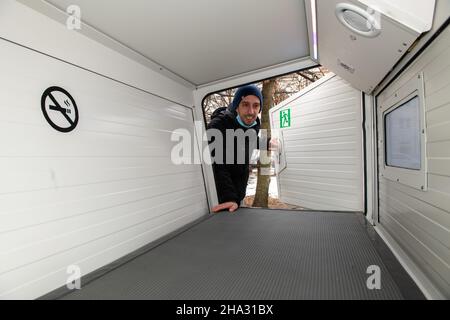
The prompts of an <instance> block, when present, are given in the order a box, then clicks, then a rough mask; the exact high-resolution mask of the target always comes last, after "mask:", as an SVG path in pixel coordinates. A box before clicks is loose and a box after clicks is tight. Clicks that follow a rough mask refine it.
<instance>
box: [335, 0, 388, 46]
mask: <svg viewBox="0 0 450 320" xmlns="http://www.w3.org/2000/svg"><path fill="white" fill-rule="evenodd" d="M336 17H337V18H338V20H339V21H340V22H341V23H342V24H343V25H344V26H345V27H346V28H348V29H350V30H351V31H352V32H354V33H356V34H358V35H361V36H364V37H368V38H374V37H376V36H378V35H379V34H380V33H381V25H380V17H379V14H378V13H376V12H371V11H369V10H368V11H365V10H363V9H362V8H360V7H357V6H355V5H353V4H349V3H339V4H338V5H336Z"/></svg>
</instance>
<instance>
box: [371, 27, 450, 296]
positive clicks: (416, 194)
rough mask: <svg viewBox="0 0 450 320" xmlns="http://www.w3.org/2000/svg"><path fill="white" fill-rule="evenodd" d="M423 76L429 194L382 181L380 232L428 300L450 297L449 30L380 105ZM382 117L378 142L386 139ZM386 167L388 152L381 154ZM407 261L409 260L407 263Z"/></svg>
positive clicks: (389, 89) (384, 95)
mask: <svg viewBox="0 0 450 320" xmlns="http://www.w3.org/2000/svg"><path fill="white" fill-rule="evenodd" d="M420 72H423V77H424V83H425V101H424V103H425V123H426V150H427V151H426V158H427V166H426V168H425V169H426V172H427V179H428V190H426V191H422V190H418V189H415V188H412V187H410V186H408V185H405V184H402V183H399V182H396V181H392V180H389V179H386V178H385V177H382V176H380V177H379V216H380V217H379V218H380V225H379V227H380V230H382V232H383V231H384V232H387V233H388V234H389V237H390V238H391V239H393V241H394V242H395V244H396V245H397V246H398V247H399V249H400V250H401V252H403V253H404V254H405V255H406V256H407V257H406V258H407V260H409V261H411V262H412V263H413V264H414V265H415V266H416V268H417V269H418V271H419V272H416V279H417V281H418V283H419V285H420V286H421V287H422V289H423V290H424V292H425V293H426V294H427V296H428V297H429V298H447V299H448V298H449V297H450V242H449V239H450V190H449V188H448V186H449V185H450V171H449V170H448V168H449V167H450V160H449V159H450V153H449V152H448V150H450V148H449V141H450V126H449V123H450V94H449V92H450V29H449V28H448V27H447V28H446V29H445V30H444V32H443V33H442V34H441V35H440V36H439V37H438V38H437V39H436V40H435V41H434V42H433V43H432V44H431V45H430V46H429V47H428V48H427V49H426V50H425V51H424V52H423V53H422V54H421V55H420V56H419V57H418V59H417V60H416V61H414V63H413V64H411V65H410V66H409V67H408V68H407V69H406V70H405V71H404V72H403V73H402V74H401V75H400V76H399V77H398V78H397V79H396V80H395V81H394V82H393V83H392V84H391V85H390V86H388V87H387V88H386V90H385V91H384V92H382V93H381V94H380V95H379V96H378V98H377V103H378V104H379V105H380V106H381V104H382V103H383V101H386V99H387V98H389V97H390V96H392V94H394V93H395V92H396V91H397V90H399V89H400V88H402V87H403V86H404V85H405V84H407V83H408V81H409V80H410V79H412V78H414V77H417V75H418V74H419V73H420ZM383 132H384V129H383V120H382V114H381V113H380V112H378V135H379V140H385V139H384V136H383ZM378 153H379V160H378V165H379V166H383V165H384V163H383V153H384V150H382V149H380V150H378ZM405 261H406V260H405Z"/></svg>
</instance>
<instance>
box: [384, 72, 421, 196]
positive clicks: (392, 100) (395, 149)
mask: <svg viewBox="0 0 450 320" xmlns="http://www.w3.org/2000/svg"><path fill="white" fill-rule="evenodd" d="M380 100H381V101H379V104H380V108H381V112H380V114H379V115H380V121H379V123H380V125H381V127H380V132H381V133H382V138H381V139H380V147H381V148H380V150H384V152H382V154H381V157H382V162H381V163H382V164H383V165H381V166H380V174H381V176H382V177H383V178H385V179H388V180H392V181H395V182H398V183H402V184H405V185H408V186H410V187H413V188H416V189H419V190H422V191H426V190H427V158H426V140H425V135H426V130H425V97H424V82H423V73H420V74H417V75H416V76H415V77H413V78H412V79H411V80H409V81H408V82H407V83H406V84H405V85H403V87H401V88H399V89H398V90H397V91H394V92H392V93H391V95H390V96H388V97H386V98H384V99H380Z"/></svg>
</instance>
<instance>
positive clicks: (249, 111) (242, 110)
mask: <svg viewBox="0 0 450 320" xmlns="http://www.w3.org/2000/svg"><path fill="white" fill-rule="evenodd" d="M260 109H261V103H260V102H259V98H258V97H257V96H246V97H244V98H242V100H241V103H239V106H238V107H237V109H236V112H237V113H238V115H239V116H240V117H241V120H242V121H243V122H244V123H245V124H246V125H251V124H252V123H253V122H255V120H256V118H257V117H258V113H259V110H260Z"/></svg>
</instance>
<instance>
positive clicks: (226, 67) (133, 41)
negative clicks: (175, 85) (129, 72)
mask: <svg viewBox="0 0 450 320" xmlns="http://www.w3.org/2000/svg"><path fill="white" fill-rule="evenodd" d="M46 2H48V3H50V4H52V5H54V6H55V7H57V8H59V9H60V10H63V11H66V9H67V8H68V7H69V6H70V5H77V6H79V7H80V9H81V20H82V21H83V22H84V23H86V24H88V25H90V26H92V27H94V28H95V29H97V30H98V31H100V32H102V33H103V34H105V35H107V36H109V37H111V38H113V39H114V40H116V41H118V42H120V43H122V44H123V45H125V46H127V47H129V48H130V49H132V50H134V51H136V52H138V53H140V54H141V55H143V56H145V57H146V58H148V59H150V60H152V61H153V62H156V63H157V64H159V65H161V66H162V67H164V68H166V69H168V70H170V71H171V72H173V73H175V74H176V75H178V76H180V77H182V78H184V79H185V80H187V81H189V82H191V83H192V84H194V85H203V84H206V83H210V82H213V81H217V80H221V79H225V78H228V77H231V76H235V75H238V74H242V73H246V72H249V71H254V70H258V69H261V68H265V67H270V66H273V65H277V64H280V63H284V62H288V61H292V60H296V59H299V58H303V57H305V56H309V44H308V33H307V24H306V15H305V7H304V1H303V0H189V1H187V0H128V1H125V0H120V1H119V0H115V1H111V0H47V1H46Z"/></svg>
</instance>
